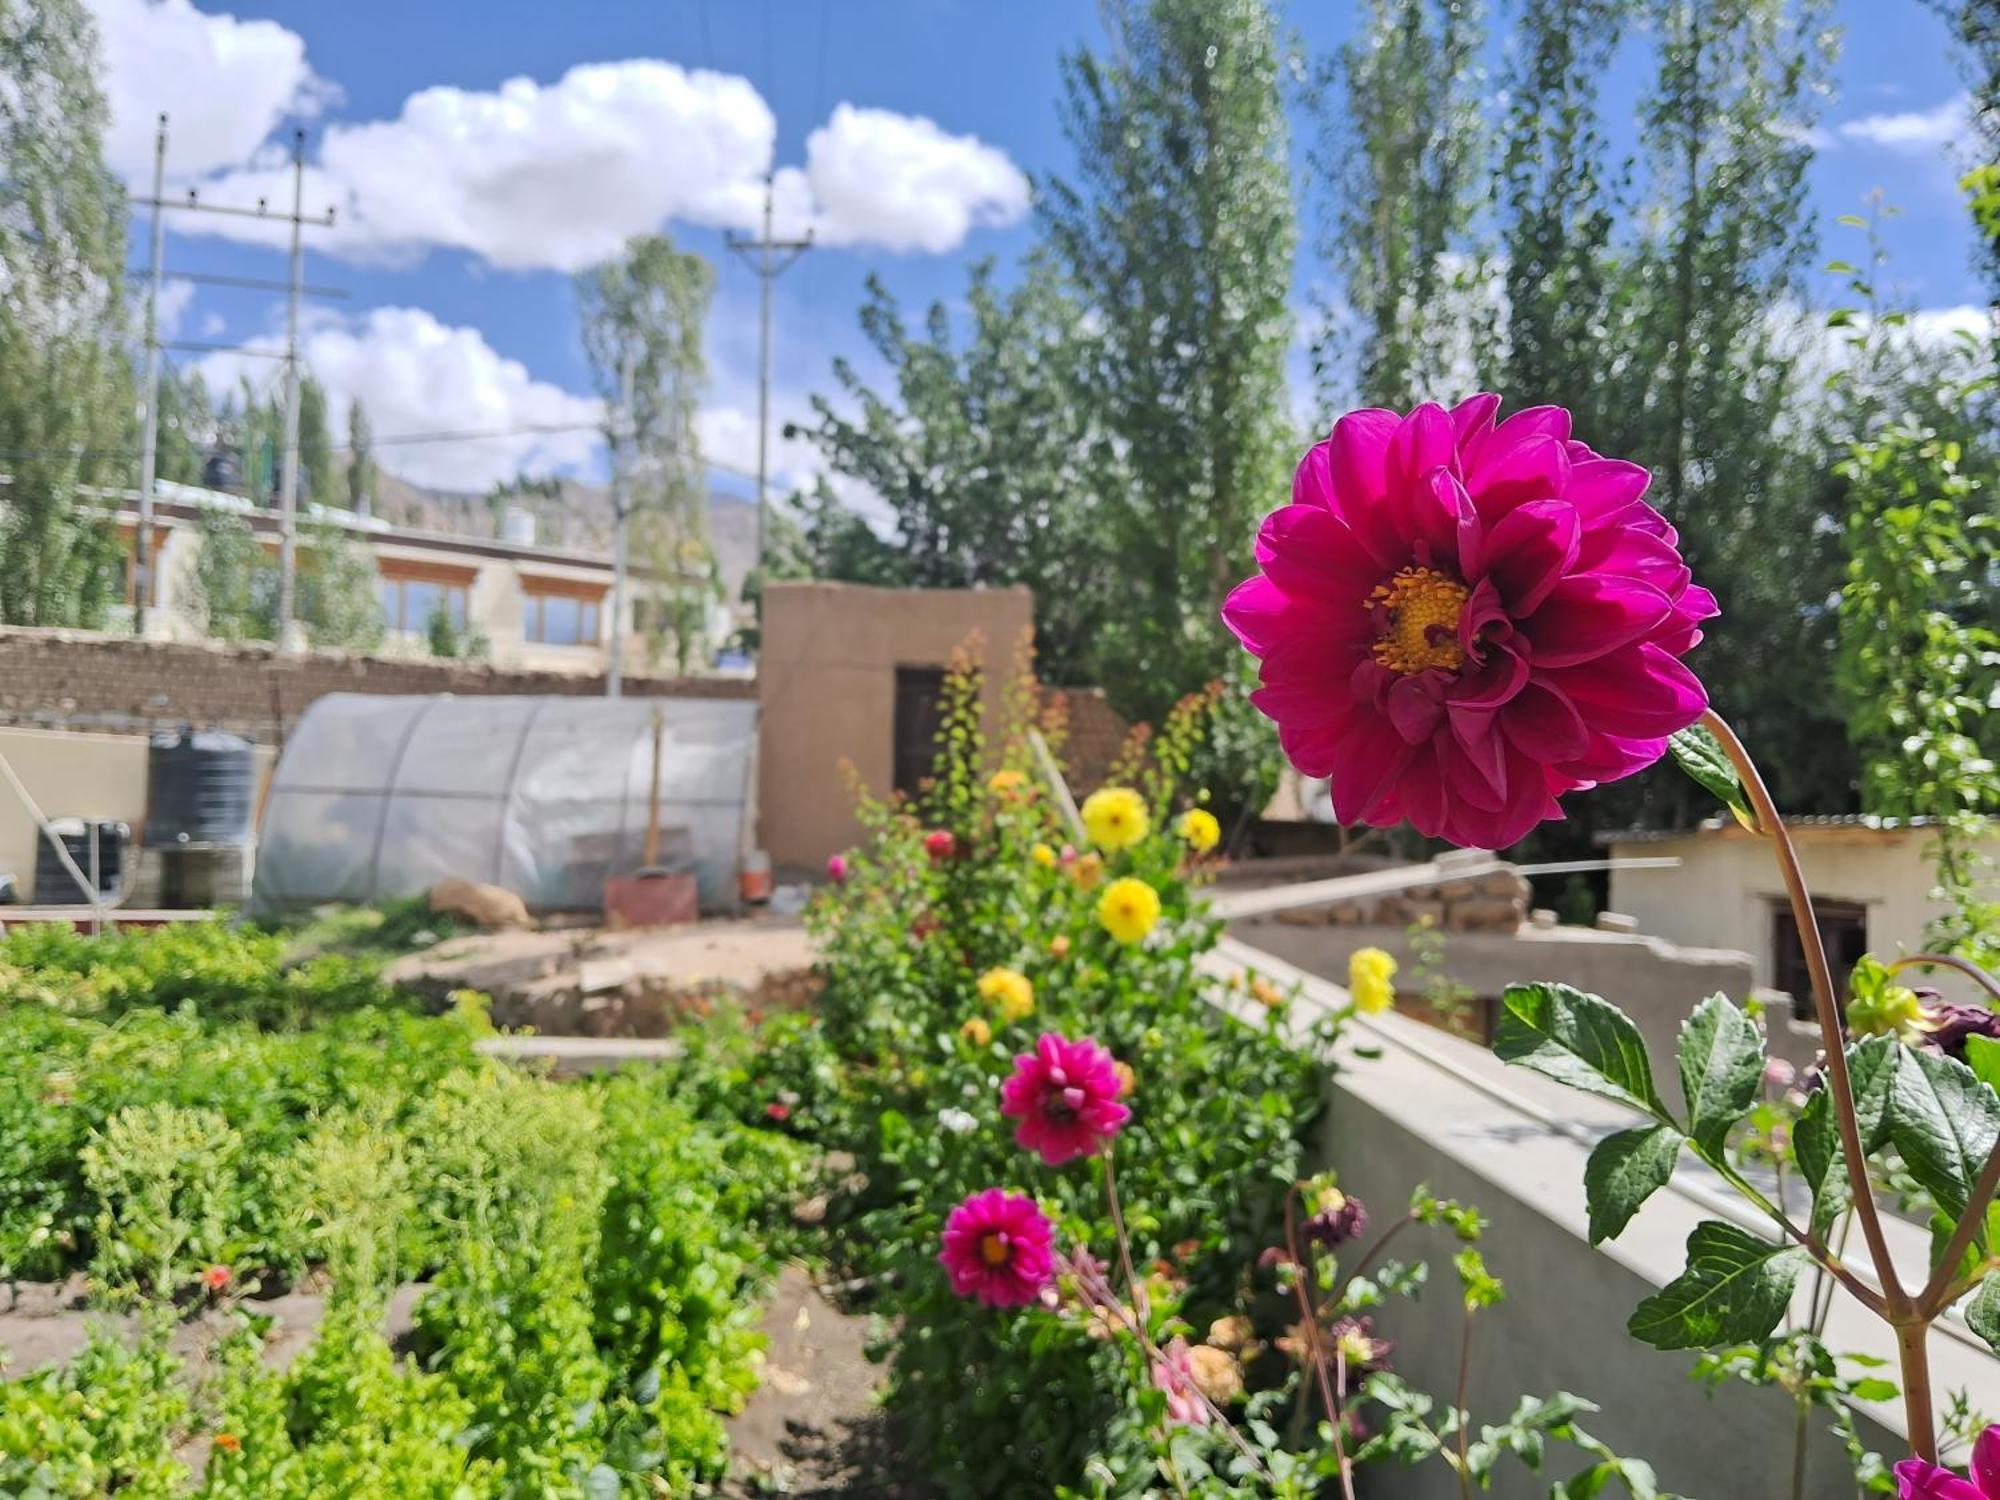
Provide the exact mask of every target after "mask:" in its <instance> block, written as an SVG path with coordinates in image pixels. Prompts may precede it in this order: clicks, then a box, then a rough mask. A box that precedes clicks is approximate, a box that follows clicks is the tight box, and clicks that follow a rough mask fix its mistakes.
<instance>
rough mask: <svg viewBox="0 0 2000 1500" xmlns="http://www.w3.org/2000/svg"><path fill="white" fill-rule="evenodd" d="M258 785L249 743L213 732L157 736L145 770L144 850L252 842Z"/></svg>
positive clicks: (154, 737) (233, 736) (197, 731)
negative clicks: (254, 801)
mask: <svg viewBox="0 0 2000 1500" xmlns="http://www.w3.org/2000/svg"><path fill="white" fill-rule="evenodd" d="M255 784H256V771H255V766H254V763H253V761H252V759H251V754H250V742H249V741H248V740H245V739H239V738H238V737H237V736H235V735H233V734H220V733H217V732H216V731H214V730H188V731H185V732H183V733H180V734H156V735H154V736H153V745H152V751H151V753H150V754H149V755H148V757H147V765H146V846H147V847H148V848H149V849H163V848H167V847H170V846H171V845H174V844H246V843H248V842H249V841H250V818H251V802H252V800H253V797H252V788H253V787H254V786H255Z"/></svg>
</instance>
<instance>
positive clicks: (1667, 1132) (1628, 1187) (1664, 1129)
mask: <svg viewBox="0 0 2000 1500" xmlns="http://www.w3.org/2000/svg"><path fill="white" fill-rule="evenodd" d="M1680 1154H1681V1133H1680V1132H1679V1131H1678V1130H1676V1129H1674V1127H1673V1126H1671V1125H1652V1126H1648V1127H1645V1128H1644V1129H1640V1130H1621V1131H1619V1132H1618V1133H1617V1134H1616V1135H1607V1136H1606V1137H1605V1138H1604V1139H1603V1140H1601V1141H1599V1142H1598V1143H1597V1145H1596V1146H1595V1147H1593V1148H1592V1150H1591V1153H1590V1160H1589V1161H1588V1162H1587V1163H1585V1164H1584V1168H1583V1196H1584V1201H1585V1202H1586V1203H1587V1204H1588V1205H1589V1207H1590V1243H1591V1244H1593V1245H1595V1244H1599V1243H1601V1242H1602V1241H1604V1240H1611V1239H1616V1238H1617V1237H1618V1236H1619V1235H1620V1234H1622V1233H1624V1230H1625V1226H1626V1225H1627V1224H1629V1223H1631V1222H1632V1215H1634V1214H1635V1213H1637V1212H1638V1211H1639V1206H1640V1205H1641V1204H1643V1203H1644V1202H1645V1201H1646V1200H1647V1199H1648V1198H1650V1197H1652V1196H1653V1194H1654V1193H1656V1192H1658V1191H1659V1190H1660V1189H1661V1188H1663V1187H1665V1186H1666V1185H1667V1180H1668V1179H1669V1178H1671V1177H1672V1176H1673V1175H1674V1163H1675V1162H1676V1161H1678V1160H1679V1159H1680Z"/></svg>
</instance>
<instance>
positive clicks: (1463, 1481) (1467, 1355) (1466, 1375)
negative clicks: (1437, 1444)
mask: <svg viewBox="0 0 2000 1500" xmlns="http://www.w3.org/2000/svg"><path fill="white" fill-rule="evenodd" d="M1471 1384H1472V1308H1471V1306H1470V1305H1469V1304H1468V1305H1467V1307H1466V1309H1465V1327H1464V1329H1463V1331H1462V1332H1461V1333H1460V1334H1459V1339H1458V1392H1457V1394H1456V1395H1455V1396H1454V1397H1453V1398H1452V1405H1453V1409H1454V1411H1455V1412H1456V1414H1457V1417H1458V1488H1459V1493H1460V1494H1462V1495H1463V1496H1464V1497H1465V1500H1472V1458H1471V1446H1472V1413H1471V1412H1470V1411H1469V1410H1467V1409H1466V1405H1465V1393H1466V1389H1467V1387H1469V1386H1470V1385H1471Z"/></svg>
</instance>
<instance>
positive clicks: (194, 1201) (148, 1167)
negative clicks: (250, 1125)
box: [82, 1104, 243, 1298]
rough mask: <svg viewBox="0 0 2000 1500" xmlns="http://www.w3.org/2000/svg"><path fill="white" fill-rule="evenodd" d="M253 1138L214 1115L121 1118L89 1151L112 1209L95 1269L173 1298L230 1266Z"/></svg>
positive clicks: (91, 1171)
mask: <svg viewBox="0 0 2000 1500" xmlns="http://www.w3.org/2000/svg"><path fill="white" fill-rule="evenodd" d="M242 1150H243V1138H242V1137H241V1136H240V1135H238V1134H237V1133H236V1132H235V1131H234V1130H232V1129H231V1128H230V1126H229V1122H228V1121H227V1120H225V1119H224V1118H223V1117H222V1116H221V1115H219V1114H217V1113H216V1112H215V1111H214V1110H212V1109H186V1108H181V1107H179V1106H176V1105H172V1104H140V1105H134V1106H132V1107H131V1108H129V1109H121V1110H120V1111H118V1113H117V1114H115V1115H113V1116H112V1117H111V1119H110V1120H109V1121H108V1122H107V1123H106V1125H105V1127H104V1129H103V1130H102V1131H101V1132H95V1133H93V1134H92V1136H91V1138H90V1140H89V1141H88V1143H86V1144H85V1146H84V1148H83V1157H82V1165H83V1180H84V1182H85V1184H86V1185H87V1186H88V1187H89V1188H90V1191H91V1192H92V1193H94V1194H96V1196H97V1199H98V1202H99V1203H100V1204H101V1205H102V1206H101V1207H100V1208H99V1209H98V1213H97V1257H96V1259H95V1261H94V1262H93V1265H92V1269H93V1270H94V1271H95V1272H96V1273H97V1275H98V1276H100V1277H101V1278H103V1279H104V1280H105V1281H107V1282H111V1283H113V1284H117V1283H124V1282H137V1283H138V1284H139V1285H141V1286H143V1287H144V1288H145V1289H147V1290H149V1291H151V1292H152V1293H153V1294H154V1295H155V1296H159V1297H169V1298H170V1297H172V1296H173V1295H174V1293H175V1292H176V1291H177V1290H179V1288H180V1287H181V1285H182V1284H183V1283H185V1282H187V1281H189V1280H191V1279H192V1278H193V1277H195V1276H196V1275H197V1274H199V1273H200V1272H201V1270H202V1269H203V1267H205V1266H227V1265H228V1264H229V1262H231V1261H232V1260H234V1259H235V1258H236V1251H237V1246H235V1245H233V1244H232V1243H231V1242H230V1240H229V1231H230V1227H231V1226H232V1225H233V1224H237V1223H240V1222H241V1220H242V1217H243V1215H242V1207H241V1205H240V1204H239V1203H238V1202H237V1201H236V1198H235V1194H236V1190H237V1188H238V1185H239V1179H238V1177H237V1173H236V1158H237V1157H238V1156H239V1155H240V1154H241V1153H242Z"/></svg>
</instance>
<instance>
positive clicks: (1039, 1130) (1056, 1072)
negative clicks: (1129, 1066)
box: [1000, 1031, 1132, 1167]
mask: <svg viewBox="0 0 2000 1500" xmlns="http://www.w3.org/2000/svg"><path fill="white" fill-rule="evenodd" d="M1123 1092H1124V1088H1123V1085H1122V1084H1121V1083H1120V1082H1119V1078H1118V1065H1117V1062H1116V1061H1115V1060H1114V1059H1113V1058H1112V1056H1111V1054H1110V1053H1109V1052H1107V1051H1105V1050H1104V1048H1102V1047H1100V1046H1098V1045H1097V1043H1096V1042H1094V1041H1092V1040H1091V1039H1090V1038H1089V1037H1085V1038H1084V1039H1083V1040H1082V1041H1079V1042H1070V1041H1065V1040H1063V1038H1061V1037H1059V1036H1057V1035H1055V1033H1053V1032H1048V1031H1045V1032H1043V1033H1042V1036H1041V1039H1040V1040H1039V1041H1037V1042H1036V1043H1035V1050H1034V1051H1033V1052H1024V1053H1022V1054H1021V1055H1020V1056H1019V1057H1017V1058H1015V1059H1014V1074H1013V1076H1012V1077H1011V1078H1009V1079H1008V1080H1007V1081H1006V1082H1005V1083H1003V1084H1001V1085H1000V1113H1001V1114H1003V1115H1006V1116H1008V1117H1009V1118H1011V1119H1016V1120H1019V1121H1020V1122H1021V1123H1020V1124H1019V1125H1018V1126H1016V1127H1015V1129H1014V1140H1015V1142H1016V1143H1017V1144H1018V1145H1019V1146H1020V1147H1021V1149H1022V1150H1023V1151H1033V1152H1036V1153H1038V1154H1039V1155H1040V1156H1041V1158H1042V1160H1043V1161H1045V1162H1047V1163H1048V1164H1049V1165H1050V1166H1052V1167H1059V1166H1061V1165H1062V1164H1063V1163H1064V1162H1066V1161H1069V1160H1071V1159H1073V1158H1075V1157H1078V1156H1091V1155H1094V1154H1095V1153H1096V1151H1097V1149H1098V1148H1099V1147H1100V1146H1102V1145H1103V1144H1104V1142H1106V1141H1108V1140H1110V1139H1111V1137H1112V1136H1114V1135H1116V1134H1117V1133H1118V1130H1119V1127H1120V1126H1122V1125H1123V1124H1124V1123H1125V1122H1126V1121H1127V1120H1129V1119H1131V1118H1132V1111H1131V1110H1129V1109H1127V1108H1126V1107H1125V1106H1124V1105H1122V1104H1120V1103H1119V1102H1118V1096H1119V1095H1120V1094H1121V1093H1123Z"/></svg>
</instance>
